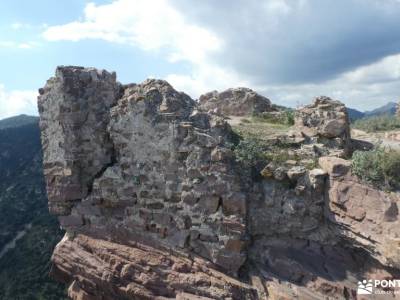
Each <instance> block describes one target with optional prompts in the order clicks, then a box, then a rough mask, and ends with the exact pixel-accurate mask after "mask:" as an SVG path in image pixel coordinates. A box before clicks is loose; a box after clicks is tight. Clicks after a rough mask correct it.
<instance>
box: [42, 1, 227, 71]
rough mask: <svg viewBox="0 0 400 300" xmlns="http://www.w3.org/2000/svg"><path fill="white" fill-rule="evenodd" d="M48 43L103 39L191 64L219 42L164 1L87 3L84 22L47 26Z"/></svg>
mask: <svg viewBox="0 0 400 300" xmlns="http://www.w3.org/2000/svg"><path fill="white" fill-rule="evenodd" d="M43 37H44V38H45V39H47V40H49V41H59V40H69V41H79V40H82V39H103V40H106V41H109V42H115V43H125V44H130V45H133V46H138V47H140V48H142V49H144V50H161V49H163V50H167V52H168V54H169V57H168V59H169V60H170V61H180V60H186V61H191V62H193V63H197V62H200V61H202V60H204V59H205V57H206V56H207V54H208V53H209V52H213V51H217V50H218V49H220V47H221V41H220V39H218V37H216V36H215V35H214V34H213V33H212V32H210V31H207V30H206V29H204V28H202V27H199V26H196V25H193V24H191V23H190V22H188V21H187V20H185V18H184V16H183V14H181V13H180V12H179V11H177V10H176V9H175V8H173V7H172V6H171V5H170V4H169V3H168V1H167V0H147V1H144V0H118V1H114V2H113V3H111V4H107V5H99V6H96V5H95V4H93V3H89V4H88V5H87V6H86V8H85V11H84V19H83V21H76V22H72V23H68V24H65V25H60V26H51V27H48V28H47V29H46V30H45V32H44V33H43Z"/></svg>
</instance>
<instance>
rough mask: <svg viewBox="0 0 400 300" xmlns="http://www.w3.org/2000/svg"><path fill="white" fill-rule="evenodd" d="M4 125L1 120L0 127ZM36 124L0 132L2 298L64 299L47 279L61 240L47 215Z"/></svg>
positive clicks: (61, 288) (62, 292)
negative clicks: (55, 250)
mask: <svg viewBox="0 0 400 300" xmlns="http://www.w3.org/2000/svg"><path fill="white" fill-rule="evenodd" d="M2 122H4V120H3V121H0V124H1V123H2ZM42 173H43V171H42V153H41V143H40V133H39V128H38V125H37V123H36V122H35V123H32V124H28V125H23V126H12V127H8V128H3V129H1V130H0V252H2V250H3V249H4V247H5V246H6V245H9V243H10V241H12V240H14V239H15V237H16V236H17V234H18V233H19V232H21V231H23V230H24V229H26V228H27V225H28V224H31V226H30V227H28V229H27V230H26V234H25V235H24V236H23V237H22V238H21V239H19V240H18V241H17V242H16V246H15V248H13V249H10V250H8V251H7V252H5V253H4V255H3V256H2V257H0V299H2V300H11V299H12V300H15V299H24V300H25V299H43V300H45V299H57V300H58V299H64V298H65V287H64V286H63V285H61V284H58V283H56V282H55V281H54V280H53V279H52V278H50V277H49V275H48V273H49V271H50V257H51V254H52V252H53V249H54V247H55V245H56V243H57V242H58V241H59V240H60V239H61V237H62V231H61V230H60V229H59V226H58V224H57V220H56V218H54V217H52V216H50V215H49V212H48V208H47V197H46V191H45V184H44V178H43V174H42Z"/></svg>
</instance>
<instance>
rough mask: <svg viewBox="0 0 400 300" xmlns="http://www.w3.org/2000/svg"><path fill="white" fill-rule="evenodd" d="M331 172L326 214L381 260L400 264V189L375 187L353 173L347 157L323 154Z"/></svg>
mask: <svg viewBox="0 0 400 300" xmlns="http://www.w3.org/2000/svg"><path fill="white" fill-rule="evenodd" d="M319 161H320V165H321V166H322V167H323V168H324V169H325V170H326V171H327V172H328V173H329V175H330V177H329V178H330V180H329V190H328V200H329V201H328V206H327V217H328V219H329V220H330V221H332V222H333V223H334V224H336V225H337V226H338V228H341V233H342V235H343V237H345V238H346V239H349V240H350V241H351V243H352V244H354V245H356V246H357V247H360V248H363V249H365V250H367V251H368V252H369V253H370V254H371V256H373V257H375V258H376V259H377V260H378V261H380V262H381V263H382V264H384V265H387V266H390V267H394V268H400V250H399V249H400V218H399V210H398V205H399V203H400V196H399V194H397V193H386V192H383V191H379V190H376V189H374V188H372V187H369V186H367V185H365V184H362V183H360V181H359V180H358V179H357V178H356V177H354V176H352V175H351V172H350V169H349V163H348V161H346V160H343V159H340V158H333V157H322V158H320V160H319Z"/></svg>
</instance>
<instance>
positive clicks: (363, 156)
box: [352, 147, 400, 190]
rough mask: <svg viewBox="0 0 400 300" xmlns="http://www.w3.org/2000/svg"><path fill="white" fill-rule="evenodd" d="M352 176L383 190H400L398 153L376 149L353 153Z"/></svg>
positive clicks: (399, 157)
mask: <svg viewBox="0 0 400 300" xmlns="http://www.w3.org/2000/svg"><path fill="white" fill-rule="evenodd" d="M352 171H353V174H354V175H356V176H357V177H359V178H360V179H361V180H363V181H364V182H367V183H370V184H372V185H373V186H375V187H377V188H381V189H385V190H398V189H399V188H400V151H397V150H393V149H385V148H383V147H376V148H375V149H372V150H370V151H355V152H354V154H353V157H352Z"/></svg>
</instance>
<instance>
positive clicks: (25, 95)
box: [0, 84, 38, 119]
mask: <svg viewBox="0 0 400 300" xmlns="http://www.w3.org/2000/svg"><path fill="white" fill-rule="evenodd" d="M36 98H37V92H36V91H18V90H11V91H7V90H6V89H5V87H4V85H2V84H0V119H3V118H7V117H12V116H15V115H18V114H28V115H37V114H38V112H37V102H36Z"/></svg>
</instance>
